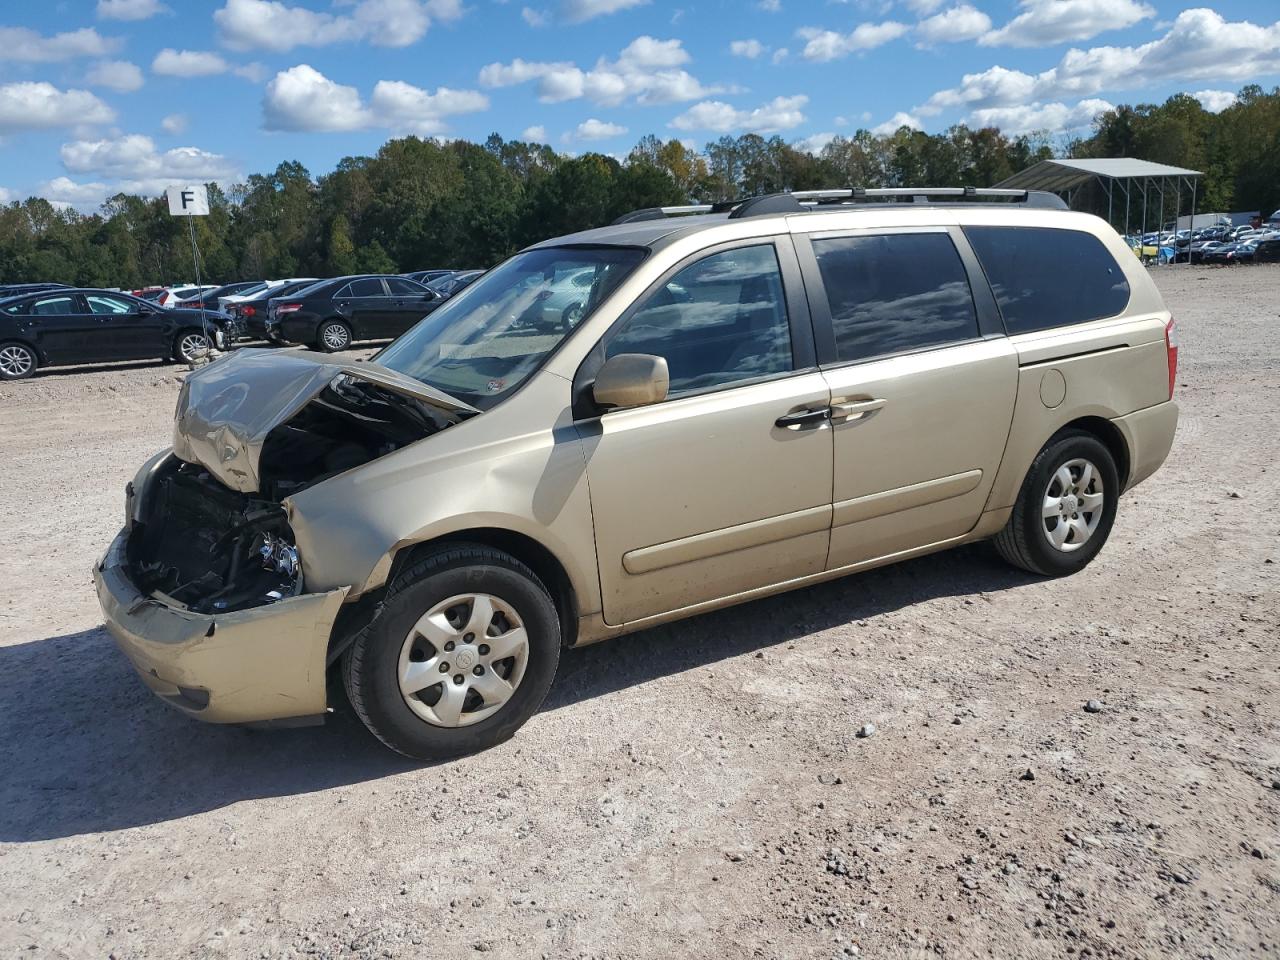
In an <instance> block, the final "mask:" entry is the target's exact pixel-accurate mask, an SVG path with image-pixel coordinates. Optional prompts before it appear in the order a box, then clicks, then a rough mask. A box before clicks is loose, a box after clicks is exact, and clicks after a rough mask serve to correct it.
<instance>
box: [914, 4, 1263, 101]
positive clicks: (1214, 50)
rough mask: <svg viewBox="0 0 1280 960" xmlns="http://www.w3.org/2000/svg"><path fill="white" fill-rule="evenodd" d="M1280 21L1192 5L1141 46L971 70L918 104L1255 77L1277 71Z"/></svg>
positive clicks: (1043, 97) (1080, 95) (1079, 94)
mask: <svg viewBox="0 0 1280 960" xmlns="http://www.w3.org/2000/svg"><path fill="white" fill-rule="evenodd" d="M1278 48H1280V21H1278V22H1276V23H1274V24H1272V25H1271V26H1269V27H1262V26H1258V25H1257V24H1253V23H1249V22H1248V21H1236V22H1228V21H1226V20H1224V19H1223V18H1222V17H1221V16H1220V15H1219V14H1217V13H1215V12H1214V11H1212V10H1205V9H1196V10H1185V11H1183V12H1182V13H1180V14H1179V15H1178V18H1177V19H1176V20H1175V21H1174V22H1173V25H1172V27H1170V29H1169V32H1168V33H1166V34H1165V35H1164V36H1162V37H1160V38H1159V39H1158V40H1153V41H1151V42H1150V43H1144V44H1141V45H1140V46H1135V47H1091V48H1090V49H1088V50H1079V49H1073V50H1068V51H1067V53H1066V54H1065V55H1064V56H1063V57H1062V59H1061V61H1059V63H1058V65H1057V66H1055V67H1052V68H1050V69H1048V70H1045V71H1044V72H1042V73H1039V74H1035V75H1032V74H1028V73H1023V72H1022V71H1020V70H1009V69H1007V68H1005V67H1001V66H994V67H990V68H988V69H987V70H984V71H982V72H981V73H972V74H966V75H965V76H964V77H963V78H962V79H961V82H960V85H959V86H957V87H952V88H950V89H947V90H940V91H938V92H937V93H935V94H934V95H933V96H932V97H930V98H929V99H928V101H927V102H926V103H925V104H923V105H922V106H920V107H919V108H917V111H916V112H918V113H921V114H926V115H933V114H937V113H940V112H941V111H943V110H945V109H949V108H960V109H966V110H984V109H988V108H991V107H1012V106H1025V105H1027V104H1035V103H1053V102H1055V101H1065V100H1073V99H1084V98H1088V97H1091V96H1094V95H1095V94H1098V93H1100V92H1102V91H1110V90H1130V89H1134V88H1143V87H1146V86H1148V85H1149V84H1150V83H1151V78H1152V77H1159V78H1160V81H1161V82H1162V83H1166V84H1171V83H1180V82H1185V81H1197V80H1199V81H1206V80H1219V81H1235V82H1240V83H1247V82H1251V81H1252V80H1254V79H1255V78H1256V77H1258V76H1264V75H1267V74H1269V73H1273V72H1274V71H1275V60H1274V57H1275V54H1274V51H1275V50H1276V49H1278Z"/></svg>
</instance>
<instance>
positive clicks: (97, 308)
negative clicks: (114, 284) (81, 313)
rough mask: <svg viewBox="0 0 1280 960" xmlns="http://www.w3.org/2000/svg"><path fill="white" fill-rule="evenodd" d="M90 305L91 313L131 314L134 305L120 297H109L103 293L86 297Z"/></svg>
mask: <svg viewBox="0 0 1280 960" xmlns="http://www.w3.org/2000/svg"><path fill="white" fill-rule="evenodd" d="M85 300H87V301H88V303H89V312H90V313H130V312H132V311H133V304H132V303H130V302H129V301H128V300H121V299H120V298H119V297H108V296H106V295H105V294H101V293H90V294H87V295H86V296H85Z"/></svg>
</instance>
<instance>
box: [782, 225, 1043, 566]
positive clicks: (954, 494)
mask: <svg viewBox="0 0 1280 960" xmlns="http://www.w3.org/2000/svg"><path fill="white" fill-rule="evenodd" d="M806 244H811V246H809V247H808V248H807V249H806ZM798 245H799V248H800V253H801V261H802V262H803V263H804V264H805V266H806V270H807V272H806V280H807V281H809V282H810V289H811V290H813V291H814V304H813V310H814V326H815V330H816V334H817V339H818V351H819V357H820V359H821V362H822V367H823V373H824V375H825V376H826V379H827V383H828V385H829V386H830V389H831V424H832V430H833V437H834V441H835V481H834V484H833V501H834V502H833V505H832V530H831V555H830V559H829V561H828V566H829V568H831V569H837V568H840V567H845V566H848V565H850V564H855V563H860V562H862V561H866V560H872V559H876V558H879V557H887V556H891V555H893V554H896V553H900V552H903V551H906V550H910V549H914V548H916V547H921V546H925V545H928V544H933V543H938V542H940V541H944V540H947V539H950V538H952V537H958V536H960V535H962V534H964V533H967V532H968V531H969V530H971V529H972V528H973V526H974V525H975V524H976V523H977V522H978V519H979V517H980V516H981V514H982V510H983V507H984V505H985V504H986V501H987V495H988V493H989V492H990V490H991V485H992V483H993V482H994V480H995V473H996V468H997V467H999V465H1000V459H1001V457H1002V456H1003V453H1004V447H1005V441H1006V440H1007V439H1008V436H1009V426H1010V423H1011V421H1012V418H1013V405H1014V396H1015V393H1016V391H1017V385H1018V360H1017V354H1016V352H1015V351H1014V349H1013V347H1012V346H1011V345H1010V343H1009V341H1008V339H1007V338H1006V337H1005V336H1004V335H1003V332H1002V328H1001V327H1000V321H999V316H998V314H997V313H996V309H995V303H994V298H993V297H992V296H991V292H990V289H989V287H987V286H986V281H985V279H984V278H983V277H982V275H981V273H980V272H979V268H978V267H977V261H976V260H975V259H973V256H972V253H971V252H970V251H969V248H968V244H967V241H965V240H964V238H963V235H962V234H960V233H959V231H948V230H947V229H945V228H939V229H937V230H918V229H917V230H910V231H904V232H898V233H889V234H884V233H881V234H877V233H873V232H860V233H856V234H848V235H819V236H815V237H813V238H812V240H811V241H810V240H805V239H798ZM958 245H959V246H958ZM961 247H962V248H963V249H964V251H965V255H964V257H962V255H961V253H960V248H961ZM965 258H967V259H968V266H966V262H965ZM971 277H972V278H973V283H972V284H971V280H970V278H971ZM975 290H976V292H977V294H978V296H977V299H976V300H975Z"/></svg>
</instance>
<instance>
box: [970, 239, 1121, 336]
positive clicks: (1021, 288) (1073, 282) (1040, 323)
mask: <svg viewBox="0 0 1280 960" xmlns="http://www.w3.org/2000/svg"><path fill="white" fill-rule="evenodd" d="M964 232H965V236H967V237H968V238H969V242H970V243H971V244H973V250H974V252H975V253H976V254H977V255H978V260H979V261H981V263H982V269H983V270H985V271H986V274H987V279H988V280H989V281H991V289H992V291H993V292H994V293H995V295H996V302H997V303H998V304H999V305H1000V313H1001V315H1002V316H1003V317H1004V326H1005V330H1007V331H1008V332H1009V333H1030V332H1031V331H1034V330H1048V329H1051V328H1053V327H1064V326H1067V325H1069V324H1073V323H1086V322H1087V321H1089V320H1100V319H1102V318H1103V317H1113V316H1115V315H1116V314H1118V313H1121V312H1122V311H1123V310H1124V308H1125V307H1126V306H1128V304H1129V282H1128V281H1127V280H1126V279H1125V277H1124V272H1123V271H1122V270H1121V269H1120V265H1119V264H1118V263H1116V261H1115V258H1114V257H1112V256H1111V253H1110V251H1108V250H1107V248H1106V247H1104V246H1103V245H1102V242H1101V241H1100V240H1099V239H1098V238H1097V237H1095V236H1094V235H1093V234H1091V233H1085V232H1084V231H1082V230H1060V229H1055V228H1053V227H965V230H964Z"/></svg>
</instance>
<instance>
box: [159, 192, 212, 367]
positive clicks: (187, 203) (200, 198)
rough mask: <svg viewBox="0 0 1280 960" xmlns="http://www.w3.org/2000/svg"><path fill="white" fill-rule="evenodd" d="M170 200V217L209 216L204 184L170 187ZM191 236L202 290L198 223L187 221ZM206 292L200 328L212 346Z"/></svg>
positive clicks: (198, 279)
mask: <svg viewBox="0 0 1280 960" xmlns="http://www.w3.org/2000/svg"><path fill="white" fill-rule="evenodd" d="M164 194H165V196H166V197H167V198H168V200H169V215H170V216H173V217H207V216H208V215H209V191H208V189H206V187H205V185H204V184H203V183H192V184H187V185H186V186H177V187H169V189H167V190H166V191H165V192H164ZM187 227H188V228H189V232H190V234H191V261H192V263H193V265H194V266H195V269H196V289H197V290H200V254H199V252H198V251H197V250H196V222H195V221H194V220H188V221H187ZM203 294H204V291H203V290H200V328H201V330H203V331H204V336H205V340H206V341H207V342H208V343H209V345H210V346H212V345H213V341H212V340H211V339H210V337H209V325H208V323H207V321H206V320H205V316H204V296H203Z"/></svg>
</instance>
